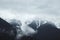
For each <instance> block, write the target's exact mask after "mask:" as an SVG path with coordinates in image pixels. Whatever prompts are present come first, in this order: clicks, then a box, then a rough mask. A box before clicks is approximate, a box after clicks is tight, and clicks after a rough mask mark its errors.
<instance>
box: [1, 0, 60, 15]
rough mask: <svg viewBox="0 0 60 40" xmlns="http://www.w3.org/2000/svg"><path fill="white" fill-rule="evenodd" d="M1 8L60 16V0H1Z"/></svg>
mask: <svg viewBox="0 0 60 40" xmlns="http://www.w3.org/2000/svg"><path fill="white" fill-rule="evenodd" d="M0 9H6V10H12V11H17V12H27V13H37V14H41V13H42V14H51V15H58V16H60V0H0Z"/></svg>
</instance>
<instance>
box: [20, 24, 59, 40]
mask: <svg viewBox="0 0 60 40" xmlns="http://www.w3.org/2000/svg"><path fill="white" fill-rule="evenodd" d="M37 30H38V32H37V33H36V34H34V35H32V36H23V37H22V38H21V40H60V29H58V28H56V26H55V25H54V24H53V23H45V24H43V25H41V26H40V27H39V28H38V29H37Z"/></svg>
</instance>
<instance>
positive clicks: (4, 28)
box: [0, 18, 17, 40]
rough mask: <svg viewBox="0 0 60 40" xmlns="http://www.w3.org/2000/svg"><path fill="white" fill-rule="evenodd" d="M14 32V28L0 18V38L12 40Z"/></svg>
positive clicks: (1, 39) (0, 39) (14, 35)
mask: <svg viewBox="0 0 60 40" xmlns="http://www.w3.org/2000/svg"><path fill="white" fill-rule="evenodd" d="M16 34H17V33H16V29H15V28H14V27H13V26H12V25H10V24H9V23H8V22H6V21H5V20H3V19H2V18H0V40H14V39H15V37H16Z"/></svg>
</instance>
